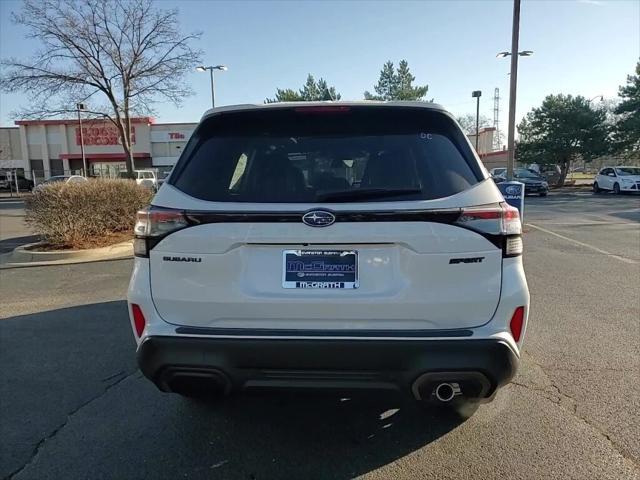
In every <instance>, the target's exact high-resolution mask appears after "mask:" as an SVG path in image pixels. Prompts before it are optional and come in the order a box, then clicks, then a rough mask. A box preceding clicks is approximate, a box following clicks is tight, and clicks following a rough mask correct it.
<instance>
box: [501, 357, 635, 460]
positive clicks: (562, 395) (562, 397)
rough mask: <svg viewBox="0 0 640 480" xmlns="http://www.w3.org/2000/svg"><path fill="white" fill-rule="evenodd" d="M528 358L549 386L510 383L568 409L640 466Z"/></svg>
mask: <svg viewBox="0 0 640 480" xmlns="http://www.w3.org/2000/svg"><path fill="white" fill-rule="evenodd" d="M528 357H529V359H530V360H531V362H532V363H533V364H534V365H536V366H537V367H538V368H540V370H541V371H542V373H543V374H544V375H545V377H546V378H547V379H548V380H549V387H536V386H533V385H529V384H526V383H521V382H517V381H513V380H512V381H511V383H512V384H513V385H515V386H517V387H521V388H525V389H527V390H531V391H533V392H537V393H539V394H541V396H542V397H543V398H544V399H546V400H549V401H550V402H551V403H553V404H555V405H558V406H559V407H560V408H563V409H565V410H567V411H569V412H570V413H571V414H572V415H573V416H574V417H575V418H577V419H578V420H581V421H582V422H583V423H585V424H587V425H588V426H589V427H591V428H592V429H594V430H595V431H596V432H598V433H599V434H600V435H601V436H602V437H604V438H605V439H606V440H607V441H608V442H609V443H610V444H611V446H612V448H613V449H614V450H615V451H616V452H618V453H619V454H620V455H621V456H622V458H624V459H625V460H627V461H629V462H631V464H632V465H633V466H635V467H638V466H640V464H639V463H638V461H637V460H636V459H635V458H633V457H632V456H630V455H629V454H628V453H626V452H625V451H623V450H622V449H621V448H620V447H619V446H618V444H616V442H615V441H614V440H613V439H612V438H611V436H610V435H609V434H608V433H607V432H605V431H603V430H602V429H601V428H600V427H599V426H598V425H597V424H595V423H594V422H592V421H591V420H589V419H588V418H586V417H584V416H582V415H580V413H578V402H577V400H576V399H575V398H574V397H572V396H570V395H567V394H566V393H564V392H562V391H561V390H560V387H558V386H557V385H556V384H555V382H554V381H553V379H552V378H551V377H550V376H549V374H548V373H547V372H546V371H545V369H544V368H543V366H542V365H540V364H539V363H537V362H536V361H535V360H533V358H531V356H530V355H528ZM549 388H551V389H553V390H554V393H556V394H557V396H558V398H557V400H556V399H555V398H553V397H552V396H549V395H545V393H546V394H550V393H551V392H549ZM562 400H565V403H563V401H562ZM567 403H569V405H570V406H569V408H567V405H566V404H567Z"/></svg>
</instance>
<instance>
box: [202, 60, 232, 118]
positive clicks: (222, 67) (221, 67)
mask: <svg viewBox="0 0 640 480" xmlns="http://www.w3.org/2000/svg"><path fill="white" fill-rule="evenodd" d="M196 70H197V71H198V72H206V71H207V70H209V77H210V79H211V108H215V106H216V92H215V79H214V75H213V71H214V70H222V71H223V72H225V71H227V70H229V69H228V68H227V66H226V65H216V66H209V67H205V66H204V65H200V66H198V67H196Z"/></svg>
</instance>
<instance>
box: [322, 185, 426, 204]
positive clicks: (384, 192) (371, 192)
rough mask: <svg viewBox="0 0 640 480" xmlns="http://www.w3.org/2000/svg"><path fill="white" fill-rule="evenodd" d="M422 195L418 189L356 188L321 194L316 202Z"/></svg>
mask: <svg viewBox="0 0 640 480" xmlns="http://www.w3.org/2000/svg"><path fill="white" fill-rule="evenodd" d="M412 193H422V189H420V188H356V189H353V190H343V191H340V192H327V193H321V194H319V195H318V196H317V197H316V200H317V201H318V202H327V201H336V200H366V199H370V198H382V197H395V196H398V195H410V194H412Z"/></svg>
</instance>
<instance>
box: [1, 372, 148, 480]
mask: <svg viewBox="0 0 640 480" xmlns="http://www.w3.org/2000/svg"><path fill="white" fill-rule="evenodd" d="M138 372H139V370H137V369H136V370H134V371H132V372H130V373H128V374H127V375H125V376H124V377H122V378H121V379H119V380H118V381H116V382H114V383H112V384H110V385H107V386H106V387H105V389H104V390H103V391H102V392H101V393H100V394H98V395H96V396H95V397H92V398H90V399H89V400H87V401H86V402H83V403H82V404H80V405H79V406H78V407H76V408H75V409H73V410H72V411H71V412H69V413H68V414H67V418H66V420H65V421H64V422H63V423H61V424H60V425H58V426H57V427H56V428H54V429H53V430H52V431H51V433H49V435H47V436H46V437H44V438H42V439H41V440H40V441H39V442H38V443H36V445H35V447H34V448H33V452H31V457H30V458H29V460H27V461H26V462H25V464H24V465H22V466H21V467H20V468H18V469H16V470H14V471H13V472H11V473H10V474H9V475H8V476H7V477H6V478H7V480H11V479H13V478H15V477H17V476H18V475H19V474H20V473H21V472H22V471H23V470H24V469H25V468H27V467H28V466H29V465H31V464H32V463H33V461H34V460H35V459H36V457H37V456H38V455H39V454H40V451H41V450H42V448H43V446H44V445H45V443H46V442H47V441H48V440H51V439H52V438H53V437H55V436H56V435H57V434H58V433H59V432H60V431H61V430H62V429H63V428H64V427H66V426H67V425H68V423H69V421H70V420H71V417H73V416H74V415H75V414H76V413H78V412H79V411H80V410H82V409H83V408H84V407H86V406H87V405H89V404H90V403H92V402H94V401H96V400H98V399H99V398H101V397H103V396H104V395H106V394H107V392H108V391H109V390H111V389H112V388H113V387H115V386H116V385H118V384H120V383H122V382H123V381H125V380H126V379H128V378H130V377H132V376H134V375H135V374H136V373H138ZM122 373H125V372H123V371H120V372H118V373H116V374H115V375H112V376H110V377H107V378H105V379H103V380H102V381H105V380H108V379H110V378H114V377H116V376H118V375H120V374H122Z"/></svg>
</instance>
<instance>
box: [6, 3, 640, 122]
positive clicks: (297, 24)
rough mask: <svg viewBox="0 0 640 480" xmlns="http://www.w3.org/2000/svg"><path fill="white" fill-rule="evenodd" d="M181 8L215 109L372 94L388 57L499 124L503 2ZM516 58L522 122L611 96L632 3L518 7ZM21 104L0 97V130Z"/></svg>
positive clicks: (506, 13) (625, 55) (199, 104)
mask: <svg viewBox="0 0 640 480" xmlns="http://www.w3.org/2000/svg"><path fill="white" fill-rule="evenodd" d="M158 5H159V6H160V7H164V8H172V7H175V6H178V7H179V11H180V17H181V22H182V28H183V29H184V30H188V31H193V30H201V31H203V32H204V35H203V37H202V40H201V42H200V47H201V48H203V49H204V51H205V62H206V63H207V64H218V63H223V64H226V65H228V66H229V71H228V72H222V73H219V74H218V75H217V76H216V79H217V82H216V83H217V85H216V96H217V103H218V104H219V105H221V104H235V103H246V102H263V101H264V99H265V98H266V97H271V96H273V94H274V92H275V90H276V88H277V87H280V88H285V87H290V88H298V87H300V86H301V85H302V83H303V82H304V80H305V78H306V75H307V73H312V74H313V75H315V76H316V77H319V76H322V77H324V78H325V79H327V81H328V82H329V84H330V85H335V86H336V88H337V90H338V91H339V92H340V93H341V94H342V98H343V99H361V98H362V95H363V92H364V90H372V89H373V85H374V83H375V82H376V80H377V78H378V74H379V71H380V68H381V66H382V64H383V63H384V62H385V61H386V60H392V61H394V62H396V63H397V62H398V61H399V60H401V59H403V58H405V59H407V60H408V62H409V65H410V67H411V70H412V72H413V73H414V75H415V76H416V78H417V83H420V84H428V85H429V93H428V97H429V98H431V97H433V98H434V99H435V101H436V102H438V103H441V104H443V105H444V106H446V107H447V108H449V109H450V110H451V111H453V112H454V113H455V114H465V113H474V112H475V103H474V100H473V99H472V98H471V91H472V90H476V89H479V90H482V93H483V96H482V99H481V100H482V103H481V113H483V114H484V115H486V116H488V117H490V118H492V116H493V101H492V98H491V97H492V96H493V91H494V88H495V87H498V88H500V93H501V95H502V99H503V100H502V102H501V107H502V112H501V118H500V120H501V122H502V125H503V126H504V125H506V118H507V101H508V86H509V77H508V75H507V72H508V71H509V61H508V59H496V58H495V54H496V52H498V51H502V50H509V49H510V41H511V15H512V2H511V1H509V0H504V1H483V0H477V1H446V2H445V1H442V2H440V1H413V2H386V1H376V2H365V1H355V0H354V1H346V2H342V1H315V2H314V1H300V2H293V1H285V2H276V1H268V0H265V1H257V2H241V1H233V2H225V1H208V0H199V1H198V0H197V1H189V0H181V1H169V0H160V1H158ZM19 8H20V2H19V1H13V0H0V56H2V57H6V56H8V55H15V56H19V57H22V56H25V57H26V56H29V55H30V54H31V53H32V52H33V51H34V49H35V48H37V42H35V41H32V40H25V39H24V31H23V30H22V29H21V28H18V27H16V26H15V25H12V23H11V22H10V19H9V12H11V11H15V10H18V9H19ZM520 49H521V50H534V51H535V55H534V56H532V57H528V58H523V59H521V61H520V71H519V76H518V80H519V82H518V83H519V84H518V109H517V115H518V118H520V117H521V116H522V115H524V114H525V113H526V112H527V111H529V110H530V109H531V108H532V107H535V106H538V105H539V104H540V102H541V101H542V99H543V98H544V96H545V95H547V94H550V93H571V94H581V95H584V96H586V97H593V96H595V95H600V94H603V95H605V97H615V96H616V94H617V90H618V86H619V85H620V84H623V83H624V82H625V79H626V75H628V74H631V73H632V72H633V69H634V67H635V64H636V62H637V61H638V57H639V56H640V1H639V0H620V1H616V0H566V1H565V0H563V1H552V0H548V1H540V0H523V2H522V13H521V35H520ZM189 81H190V82H191V84H192V86H193V88H194V90H195V91H196V95H195V96H194V97H192V98H189V99H187V100H186V101H185V103H184V105H183V106H182V107H180V108H176V107H174V106H172V105H168V104H166V105H159V106H158V115H157V116H156V120H157V121H160V122H173V121H197V120H198V119H199V117H200V115H201V114H202V112H203V111H204V110H205V109H206V108H207V107H208V106H209V102H210V97H209V78H208V75H206V74H201V73H197V72H193V73H192V74H190V76H189ZM25 98H26V97H25V96H24V95H5V94H3V95H2V96H1V97H0V122H1V123H2V125H11V124H13V119H12V118H11V117H10V112H11V111H12V110H14V109H16V108H18V107H20V106H21V105H23V104H24V102H25V101H26V100H25Z"/></svg>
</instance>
